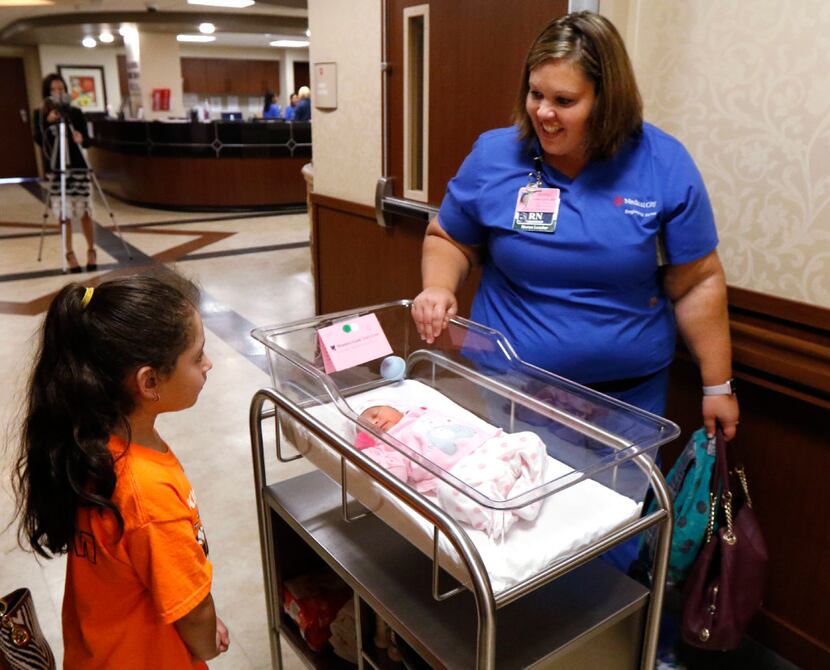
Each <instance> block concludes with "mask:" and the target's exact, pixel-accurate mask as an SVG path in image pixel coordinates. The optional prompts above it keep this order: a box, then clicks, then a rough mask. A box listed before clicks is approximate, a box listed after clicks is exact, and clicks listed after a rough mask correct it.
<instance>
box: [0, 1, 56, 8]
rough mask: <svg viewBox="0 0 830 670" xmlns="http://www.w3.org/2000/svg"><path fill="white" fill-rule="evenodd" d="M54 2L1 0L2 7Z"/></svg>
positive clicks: (32, 5)
mask: <svg viewBox="0 0 830 670" xmlns="http://www.w3.org/2000/svg"><path fill="white" fill-rule="evenodd" d="M54 4H55V3H54V2H52V0H0V7H36V6H38V5H54Z"/></svg>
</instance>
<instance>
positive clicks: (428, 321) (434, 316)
mask: <svg viewBox="0 0 830 670" xmlns="http://www.w3.org/2000/svg"><path fill="white" fill-rule="evenodd" d="M457 313H458V301H457V300H456V298H455V294H454V293H453V292H452V291H450V290H449V289H446V288H440V287H428V288H425V289H424V290H423V291H421V292H420V293H419V294H418V296H417V297H416V298H415V300H414V302H413V303H412V320H413V321H415V327H416V328H417V329H418V334H419V335H420V336H421V339H422V340H424V341H425V342H427V344H432V343H433V342H434V341H435V338H436V337H438V336H439V335H440V334H441V332H442V331H443V330H444V329H445V328H446V327H447V326H448V325H449V323H450V319H451V318H452V317H454V316H455V315H456V314H457Z"/></svg>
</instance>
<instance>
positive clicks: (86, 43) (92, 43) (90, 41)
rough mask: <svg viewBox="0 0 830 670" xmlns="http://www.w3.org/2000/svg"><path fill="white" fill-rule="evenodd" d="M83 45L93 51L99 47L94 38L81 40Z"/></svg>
mask: <svg viewBox="0 0 830 670" xmlns="http://www.w3.org/2000/svg"><path fill="white" fill-rule="evenodd" d="M81 44H83V45H84V46H85V47H86V48H87V49H92V48H93V47H96V46H98V42H96V41H95V38H94V37H84V39H82V40H81Z"/></svg>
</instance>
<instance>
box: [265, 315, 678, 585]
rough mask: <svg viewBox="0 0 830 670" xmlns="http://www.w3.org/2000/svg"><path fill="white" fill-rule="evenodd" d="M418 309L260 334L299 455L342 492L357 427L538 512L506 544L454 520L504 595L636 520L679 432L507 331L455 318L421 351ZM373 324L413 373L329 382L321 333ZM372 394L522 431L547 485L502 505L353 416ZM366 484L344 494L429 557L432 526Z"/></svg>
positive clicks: (507, 507)
mask: <svg viewBox="0 0 830 670" xmlns="http://www.w3.org/2000/svg"><path fill="white" fill-rule="evenodd" d="M410 311H411V302H410V301H399V302H394V303H387V304H383V305H377V306H373V307H366V308H363V309H359V310H354V311H350V312H341V313H337V314H328V315H324V316H320V317H317V318H313V319H308V320H304V321H299V322H294V323H290V324H286V325H277V326H267V327H262V328H257V329H256V330H254V331H253V333H252V335H253V337H254V338H256V339H257V340H258V341H260V342H262V343H263V344H264V345H265V347H266V352H267V356H268V362H269V366H270V370H271V374H272V378H273V384H274V387H275V389H276V390H277V391H278V392H280V393H281V394H283V395H284V396H285V397H286V398H287V399H289V400H290V401H291V402H292V403H294V404H295V405H296V406H297V407H299V408H300V409H301V415H300V418H299V421H293V420H287V421H285V420H283V421H281V425H282V428H283V431H284V434H285V436H286V437H287V438H288V439H289V441H290V442H291V443H292V444H293V445H294V447H295V448H296V449H297V450H298V451H299V452H300V453H301V454H303V455H304V456H306V457H307V458H308V459H309V460H310V461H312V462H313V463H314V465H315V466H316V467H318V468H320V469H321V470H323V471H324V472H326V473H327V474H328V475H329V476H330V477H331V478H332V479H334V480H335V481H337V482H338V483H340V484H341V485H342V483H343V480H344V479H345V477H346V465H344V463H345V461H348V460H355V459H356V458H357V457H356V456H355V455H356V454H358V453H359V452H358V450H357V449H356V448H355V447H353V446H352V445H353V444H354V443H355V436H356V435H357V433H358V432H360V431H362V432H365V433H367V434H368V435H370V436H371V437H372V438H373V439H374V440H375V441H376V442H377V443H378V444H382V445H384V447H385V448H387V449H390V450H394V451H395V452H396V453H400V454H402V455H403V456H404V457H405V458H406V459H410V460H411V461H412V463H413V464H417V466H418V467H419V468H422V469H423V470H425V471H427V472H429V473H430V475H432V476H434V477H435V478H436V481H439V484H440V486H442V487H451V488H452V489H453V491H457V495H460V496H464V497H465V498H466V499H468V500H469V501H472V503H474V504H475V505H478V506H481V508H483V509H485V510H492V511H493V512H494V513H499V514H510V513H511V512H517V511H518V512H521V510H523V509H526V508H527V506H529V505H533V504H536V507H540V511H539V513H538V515H537V516H535V517H534V518H531V519H524V518H521V519H520V520H519V521H517V522H515V523H514V524H513V525H512V526H511V527H510V529H509V530H508V531H507V532H506V533H502V534H501V535H499V536H495V537H494V536H493V534H492V533H490V534H489V535H488V534H487V533H482V532H481V531H479V530H476V529H475V528H473V527H469V526H466V525H465V524H463V523H462V524H460V525H461V527H462V528H463V529H464V531H465V532H466V533H467V534H468V535H469V536H470V537H471V539H473V541H474V544H475V545H476V547H477V548H478V550H479V552H480V553H481V555H482V558H483V561H484V563H485V565H486V567H487V570H488V572H489V575H490V579H491V582H492V588H493V591H494V593H497V594H498V593H500V592H502V593H503V592H506V591H507V590H509V589H510V588H512V587H514V586H515V585H516V584H518V583H520V582H522V581H525V580H527V579H528V578H529V577H531V576H533V575H535V574H539V573H540V572H541V571H544V570H549V569H550V568H551V567H552V566H555V565H556V564H557V563H559V562H561V561H564V560H565V559H566V558H568V557H569V556H572V555H574V554H575V553H576V552H578V551H580V550H582V549H583V548H584V547H586V546H588V545H590V544H592V543H596V542H598V541H599V540H601V539H602V538H604V537H607V536H608V535H609V534H610V533H613V532H615V531H618V530H619V529H620V528H623V527H625V526H626V524H629V523H632V522H633V521H635V520H636V519H638V518H639V517H640V515H641V512H642V502H643V498H644V497H645V494H646V492H647V490H648V488H649V477H650V476H652V474H653V467H654V466H653V457H654V455H655V454H656V452H657V449H658V447H659V446H660V445H662V444H665V443H666V442H668V441H670V440H672V439H674V438H675V437H677V435H678V434H679V429H678V427H677V426H676V425H675V424H673V423H672V422H670V421H668V420H666V419H663V418H661V417H658V416H655V415H653V414H650V413H648V412H645V411H643V410H640V409H638V408H635V407H632V406H630V405H627V404H625V403H622V402H619V401H617V400H615V399H613V398H609V397H607V396H605V395H603V394H600V393H597V392H595V391H592V390H590V389H587V388H585V387H583V386H580V385H579V384H576V383H574V382H571V381H568V380H566V379H563V378H561V377H558V376H556V375H553V374H550V373H548V372H545V371H543V370H541V369H539V368H536V367H534V366H531V365H529V364H527V363H525V362H523V361H522V360H520V359H519V358H518V356H517V355H516V354H515V352H514V350H513V348H512V346H511V345H510V343H509V342H508V341H507V340H506V338H505V337H504V336H503V335H501V334H500V333H499V332H497V331H495V330H492V329H489V328H487V327H485V326H482V325H479V324H476V323H474V322H471V321H469V320H466V319H461V318H454V319H452V320H451V322H450V324H449V327H448V328H447V330H445V331H444V332H443V333H442V334H441V336H440V337H438V338H437V339H436V340H435V342H434V343H433V344H430V345H427V344H426V343H425V342H423V341H422V340H421V338H420V337H419V335H418V333H417V330H416V328H415V324H414V323H413V321H412V318H411V314H410ZM367 314H374V315H376V316H377V319H378V322H379V324H380V326H381V328H382V330H383V333H384V334H385V336H386V338H387V339H388V342H389V345H390V347H391V350H392V353H391V355H393V356H397V357H400V358H401V359H402V360H403V362H404V363H405V368H404V370H403V372H404V374H403V378H402V379H388V378H386V377H384V375H383V374H382V373H381V366H382V364H383V362H384V360H385V357H382V358H378V359H375V360H370V361H368V362H366V363H362V364H359V365H356V366H353V367H350V368H348V369H345V370H341V371H338V372H332V373H330V374H327V373H326V372H325V366H324V362H323V356H322V353H321V350H320V340H319V338H318V331H319V330H320V329H322V328H325V327H328V326H331V325H334V324H342V325H347V324H348V323H349V321H353V320H355V319H357V318H358V317H361V316H364V315H367ZM386 371H387V370H386V368H384V372H386ZM367 398H371V399H372V400H376V399H389V400H390V403H391V402H394V401H397V402H395V404H396V405H397V406H401V405H408V404H413V403H414V404H418V403H421V404H424V403H426V404H436V405H437V406H440V407H441V409H442V410H444V411H445V413H449V412H456V413H457V414H458V416H459V417H460V419H459V420H460V421H461V422H462V423H463V422H465V421H480V422H484V423H485V424H489V425H490V426H493V427H495V428H499V429H502V431H503V432H504V433H505V434H516V433H524V432H525V431H528V432H529V433H532V434H533V435H535V436H536V437H538V439H539V440H541V442H542V443H543V444H544V451H545V452H546V456H547V459H548V461H547V469H546V475H545V477H544V480H543V481H541V482H540V483H539V484H538V485H536V486H533V487H531V488H525V489H523V490H521V491H519V492H517V493H515V494H514V493H513V492H509V493H507V494H506V495H503V496H498V497H495V496H493V495H492V492H491V491H489V490H488V491H485V490H482V488H481V487H477V486H474V485H470V484H469V483H468V482H466V481H464V480H462V479H460V478H458V477H456V476H454V475H453V474H452V473H451V472H449V471H447V470H445V469H443V468H441V467H440V466H439V465H437V464H436V463H434V462H432V461H431V460H430V459H429V458H427V457H425V455H424V453H423V452H419V451H417V450H415V449H412V448H410V447H409V446H408V445H406V444H403V443H401V442H399V441H398V440H396V439H395V438H394V437H391V436H390V435H388V434H387V433H383V432H380V431H378V430H377V429H375V428H374V426H372V425H371V424H370V423H368V422H364V421H362V420H361V419H360V417H359V414H360V411H361V408H363V407H364V406H365V404H366V399H367ZM304 417H307V418H308V422H309V423H310V422H319V423H322V424H323V425H324V426H325V427H326V430H327V431H329V432H330V434H331V435H335V436H337V437H339V438H342V442H341V447H340V448H339V449H335V448H334V447H333V446H332V444H331V442H332V441H333V440H326V439H321V438H320V437H319V431H317V434H316V435H315V434H313V433H314V432H315V431H311V430H308V429H307V427H306V426H304V424H305V423H306V421H305V420H304ZM534 439H535V438H534ZM344 452H345V455H344ZM352 465H353V464H352ZM378 467H379V466H378ZM371 480H372V473H371V472H367V468H366V467H363V468H356V467H350V468H349V471H348V492H349V493H350V494H351V495H353V496H354V497H356V498H357V499H358V500H359V501H360V502H361V503H362V504H363V505H364V506H365V507H367V508H368V509H369V511H371V512H373V513H375V514H376V515H378V516H379V517H380V518H382V519H383V520H384V521H386V522H387V523H388V524H390V525H391V526H392V527H393V528H395V529H396V530H397V531H398V532H400V533H401V534H402V535H404V536H405V537H407V539H409V540H410V541H411V542H412V543H413V544H415V545H416V546H418V547H419V548H421V549H422V550H423V551H425V553H427V554H429V553H432V552H433V539H434V536H433V531H434V528H433V525H432V524H431V523H430V521H429V519H423V518H420V515H418V514H417V513H413V512H411V510H408V509H407V505H406V504H402V503H401V501H399V500H395V496H393V495H390V493H389V490H388V488H384V487H382V486H377V485H375V483H374V482H372V481H371ZM433 502H436V504H437V500H434V501H433ZM531 516H532V515H531ZM436 543H437V540H436ZM441 553H442V555H443V554H446V556H444V558H445V559H446V561H442V565H444V567H446V568H447V569H448V570H449V571H450V572H451V573H452V574H453V575H454V576H455V577H456V578H457V579H460V580H461V581H466V580H465V576H464V574H463V572H464V571H463V570H460V569H457V568H458V566H457V565H455V566H454V565H453V556H452V553H453V552H452V551H451V549H450V548H449V547H442V551H441ZM445 563H446V565H445ZM454 568H456V569H454Z"/></svg>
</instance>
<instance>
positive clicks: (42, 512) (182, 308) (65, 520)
mask: <svg viewBox="0 0 830 670" xmlns="http://www.w3.org/2000/svg"><path fill="white" fill-rule="evenodd" d="M176 284H177V285H174V284H172V283H171V282H170V281H165V282H163V281H160V280H159V279H156V278H152V277H146V276H137V277H128V278H124V279H116V280H113V281H111V282H106V283H104V284H101V285H100V286H99V287H97V288H95V289H94V291H92V292H90V291H88V290H87V288H86V287H84V286H82V285H80V284H77V283H72V284H69V285H67V286H65V287H64V288H63V289H61V291H60V292H59V293H58V294H57V296H56V297H55V298H54V299H53V301H52V303H51V305H50V306H49V310H48V311H47V314H46V318H45V320H44V323H43V327H42V329H41V337H40V343H39V348H38V352H37V354H36V357H35V364H34V367H33V369H32V374H31V378H30V381H29V394H28V401H27V407H26V416H25V419H24V423H23V430H22V441H21V448H20V454H19V457H18V460H17V464H16V468H15V470H14V473H13V480H14V486H15V491H16V493H17V512H18V514H19V515H20V521H21V524H20V528H19V539H20V540H21V544H23V543H24V540H25V543H26V544H28V545H29V546H31V548H32V549H33V550H34V551H36V552H37V553H39V554H41V555H43V556H47V557H48V556H49V554H50V553H51V554H58V553H64V552H66V551H68V550H69V548H70V547H71V546H72V542H73V535H74V532H75V516H76V513H77V510H78V507H80V506H84V507H97V508H99V509H100V510H101V511H102V512H107V511H108V512H111V513H112V514H114V516H115V518H116V520H117V522H118V525H119V527H122V528H123V521H122V519H121V515H120V513H119V511H118V509H117V507H116V506H115V504H114V503H113V502H112V500H111V498H112V494H113V491H114V490H115V483H116V475H115V465H114V459H113V456H112V454H111V453H110V451H109V448H108V442H109V436H110V435H111V434H112V433H113V432H118V433H122V434H126V435H129V424H128V422H127V417H128V416H129V414H130V413H131V412H132V411H133V409H134V408H135V404H134V399H133V396H132V394H131V392H130V391H129V389H128V388H127V385H126V380H127V379H128V378H129V376H130V374H131V373H132V372H134V371H135V370H137V369H138V368H139V367H141V366H143V365H149V366H151V367H153V368H155V369H156V370H157V371H158V372H159V373H160V374H162V375H164V374H169V373H171V372H172V370H173V369H174V367H175V364H176V359H177V358H178V356H179V355H180V354H181V353H182V352H183V351H184V350H185V349H186V348H187V346H188V345H189V344H190V342H189V341H188V340H189V337H190V326H191V322H192V318H193V313H194V309H195V305H196V304H197V297H196V296H197V294H196V292H195V288H193V286H192V285H191V284H189V283H187V282H185V280H181V279H180V278H178V277H177V278H176Z"/></svg>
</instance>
